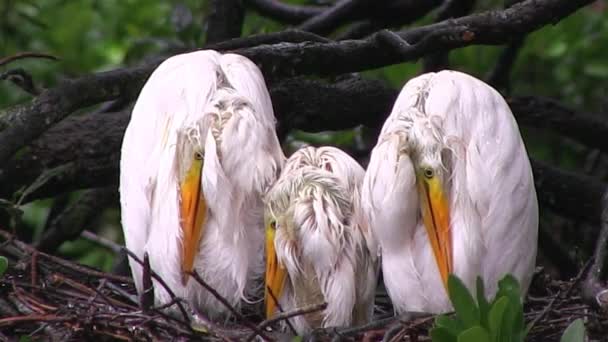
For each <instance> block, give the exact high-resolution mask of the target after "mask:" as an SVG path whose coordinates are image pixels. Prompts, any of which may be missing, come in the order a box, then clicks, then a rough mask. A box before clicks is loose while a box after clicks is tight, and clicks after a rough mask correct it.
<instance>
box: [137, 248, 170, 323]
mask: <svg viewBox="0 0 608 342" xmlns="http://www.w3.org/2000/svg"><path fill="white" fill-rule="evenodd" d="M150 271H151V268H150V258H149V257H148V252H144V265H143V267H142V272H141V278H142V281H141V284H142V289H143V291H142V292H141V295H140V296H139V306H140V307H141V310H142V311H143V312H144V313H146V312H148V310H149V309H150V308H151V307H152V306H153V305H154V286H153V284H152V277H151V276H150ZM171 301H172V302H173V298H172V299H171Z"/></svg>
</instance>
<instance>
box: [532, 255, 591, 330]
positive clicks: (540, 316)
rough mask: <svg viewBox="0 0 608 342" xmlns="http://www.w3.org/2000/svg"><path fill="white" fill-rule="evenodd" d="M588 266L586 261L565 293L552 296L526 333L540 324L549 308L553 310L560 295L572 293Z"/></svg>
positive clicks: (560, 292)
mask: <svg viewBox="0 0 608 342" xmlns="http://www.w3.org/2000/svg"><path fill="white" fill-rule="evenodd" d="M589 264H590V263H589V261H588V262H587V263H586V265H585V266H584V267H582V268H581V269H580V271H579V272H578V274H577V275H576V277H574V280H572V282H571V283H570V284H569V285H568V288H567V289H566V291H563V292H562V291H559V292H558V293H557V294H555V296H553V298H551V301H550V302H549V303H548V304H547V305H546V306H545V308H544V309H543V311H541V313H540V314H539V315H537V316H536V317H535V318H534V320H533V321H532V322H530V324H529V325H528V331H531V330H532V328H533V327H534V326H535V325H536V324H537V323H538V322H540V321H541V320H542V319H543V318H544V317H545V316H546V315H547V313H549V311H550V310H551V308H553V305H554V304H555V301H556V300H557V298H559V297H561V296H562V293H563V294H566V296H568V295H570V292H571V291H572V289H573V288H574V287H575V286H576V285H577V284H578V282H579V281H580V280H581V279H582V277H583V274H585V272H586V270H587V266H588V265H589Z"/></svg>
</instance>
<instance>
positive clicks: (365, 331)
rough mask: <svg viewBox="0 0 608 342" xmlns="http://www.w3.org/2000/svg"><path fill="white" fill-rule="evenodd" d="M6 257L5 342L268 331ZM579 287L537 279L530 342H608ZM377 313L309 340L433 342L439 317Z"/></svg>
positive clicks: (47, 264) (86, 274)
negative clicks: (575, 339)
mask: <svg viewBox="0 0 608 342" xmlns="http://www.w3.org/2000/svg"><path fill="white" fill-rule="evenodd" d="M0 255H3V256H6V257H7V258H8V259H9V269H8V270H7V272H6V273H5V274H4V276H3V277H1V278H0V317H1V318H0V339H2V340H14V339H15V338H20V337H22V336H29V337H30V340H44V341H47V340H51V341H71V340H74V341H76V340H78V341H84V340H91V341H93V340H94V341H114V340H127V341H131V340H136V341H140V340H141V341H159V340H188V341H196V340H202V341H207V340H233V341H237V340H247V339H253V337H254V336H255V335H256V334H255V332H254V331H253V329H252V328H251V326H253V325H257V326H258V327H262V326H263V325H264V326H265V325H266V324H264V323H267V322H261V321H262V318H261V317H260V316H259V315H258V314H255V313H250V314H245V315H244V319H247V320H249V321H248V322H239V321H238V320H232V321H230V322H218V323H211V322H208V323H209V324H208V325H206V327H205V329H204V330H205V331H201V330H200V329H193V328H191V323H189V322H187V320H188V318H184V317H183V316H181V315H179V314H177V315H175V314H174V315H169V314H167V313H166V312H165V311H166V310H163V308H149V309H148V310H142V309H141V308H140V305H139V299H138V297H137V294H136V291H135V288H134V286H133V282H132V281H131V280H130V279H129V278H126V277H121V276H117V275H114V274H109V273H104V272H100V271H97V270H95V269H92V268H89V267H86V266H82V265H79V264H76V263H73V262H70V261H67V260H64V259H61V258H58V257H54V256H51V255H48V254H45V253H42V252H38V251H36V250H35V249H34V248H32V247H31V246H29V245H27V244H25V243H23V242H20V241H17V240H7V241H5V242H4V243H2V244H1V245H0ZM578 279H580V277H577V278H576V279H573V280H571V281H558V280H554V279H551V278H550V277H549V276H548V275H547V274H545V273H544V272H542V271H540V272H538V273H537V274H536V275H535V278H534V281H533V283H532V286H531V288H530V293H529V296H528V298H527V300H526V304H525V318H526V322H531V321H535V324H534V327H533V329H532V330H531V332H530V334H529V335H528V338H527V340H529V341H557V340H559V337H560V336H561V335H562V334H563V331H564V330H565V329H566V327H567V326H568V325H569V324H570V323H571V322H572V321H573V320H575V319H577V318H582V319H584V321H585V326H586V329H587V332H588V334H589V337H590V338H601V337H603V336H608V315H606V313H605V312H601V311H599V309H596V308H594V307H592V306H590V305H589V304H587V303H585V302H583V300H582V299H581V295H580V290H579V286H578ZM376 305H377V312H376V316H377V317H379V318H378V319H377V320H376V321H374V322H372V323H370V324H368V325H366V326H363V327H354V328H342V329H318V330H316V331H314V332H313V333H312V334H310V335H308V336H305V339H308V338H310V337H314V340H317V341H330V340H333V339H334V338H336V337H338V338H341V340H346V341H349V340H350V341H381V340H384V341H429V340H430V338H429V337H428V330H429V329H430V327H432V325H433V317H431V316H425V315H422V316H421V315H405V316H398V317H390V316H391V315H390V313H391V311H392V308H391V306H390V300H389V299H388V297H387V296H386V294H385V293H384V291H383V289H382V288H380V289H379V291H378V295H377V303H376ZM245 311H247V310H245ZM383 316H384V317H385V318H382V317H383ZM387 316H388V317H387ZM241 319H243V318H241ZM252 323H254V324H252ZM262 324H263V325H262ZM264 334H265V336H266V337H270V338H272V339H275V340H280V339H284V338H285V337H287V336H288V335H286V334H283V333H280V332H278V331H276V330H272V331H271V330H268V329H264Z"/></svg>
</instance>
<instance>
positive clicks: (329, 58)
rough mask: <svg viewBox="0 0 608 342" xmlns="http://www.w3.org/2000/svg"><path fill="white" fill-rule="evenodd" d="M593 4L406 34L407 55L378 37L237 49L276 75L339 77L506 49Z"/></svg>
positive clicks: (542, 0) (539, 2) (492, 15)
mask: <svg viewBox="0 0 608 342" xmlns="http://www.w3.org/2000/svg"><path fill="white" fill-rule="evenodd" d="M592 1H593V0H576V1H568V0H527V1H525V2H522V3H519V4H516V5H514V6H513V7H511V8H508V9H505V10H500V11H489V12H484V13H479V14H474V15H470V16H467V17H462V18H458V19H450V20H446V21H443V22H440V23H436V24H432V25H427V26H422V27H419V28H415V29H411V30H407V31H401V32H399V33H398V34H399V36H401V38H403V39H404V40H405V41H407V42H408V43H409V44H410V45H411V47H410V49H409V51H408V53H407V54H403V53H396V52H392V53H391V51H386V50H385V49H381V48H379V44H378V41H377V37H376V36H375V35H372V36H370V37H368V38H366V39H363V40H346V41H339V42H335V43H324V44H323V43H313V44H311V43H299V44H279V45H273V46H258V47H253V48H249V49H241V50H237V51H236V52H237V53H241V54H243V55H245V56H247V57H249V58H251V59H252V60H254V61H256V62H258V64H260V66H261V67H262V69H263V70H264V71H265V72H266V73H267V74H272V75H275V76H278V75H283V76H289V75H298V74H316V75H336V74H341V73H347V72H354V71H362V70H368V69H372V68H378V67H383V66H386V65H390V64H395V63H401V62H405V61H413V60H417V59H418V58H420V57H422V56H424V55H425V54H427V53H430V52H440V51H450V50H453V49H456V48H459V47H464V46H469V45H473V44H489V45H495V44H504V43H507V42H510V40H511V37H512V36H513V35H521V34H525V33H528V32H532V31H534V30H537V29H539V28H540V27H542V26H544V25H547V24H550V23H553V22H556V21H557V20H558V19H559V18H563V17H565V16H568V15H570V14H571V13H573V12H574V11H576V10H577V9H579V8H580V7H582V6H584V5H586V4H588V3H591V2H592Z"/></svg>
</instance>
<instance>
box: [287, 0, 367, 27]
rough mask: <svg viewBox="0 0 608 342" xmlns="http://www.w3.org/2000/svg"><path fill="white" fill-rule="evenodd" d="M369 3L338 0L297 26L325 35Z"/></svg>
mask: <svg viewBox="0 0 608 342" xmlns="http://www.w3.org/2000/svg"><path fill="white" fill-rule="evenodd" d="M371 4H372V2H371V1H370V0H340V1H338V2H336V3H335V4H334V5H333V6H332V7H331V8H329V9H327V10H326V11H324V12H323V13H321V14H319V15H317V16H314V17H312V18H310V19H308V20H306V21H305V22H304V23H303V24H301V25H300V26H299V27H298V28H299V29H300V30H302V31H309V32H314V33H318V34H322V35H326V34H328V33H331V32H332V31H333V30H335V29H336V28H338V27H339V26H340V25H342V24H344V23H345V22H346V21H347V20H349V19H350V18H351V17H352V16H353V14H354V13H356V12H361V11H363V10H364V9H366V8H367V7H369V6H370V5H371ZM376 6H377V3H376Z"/></svg>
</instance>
